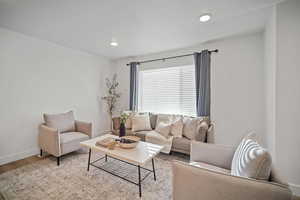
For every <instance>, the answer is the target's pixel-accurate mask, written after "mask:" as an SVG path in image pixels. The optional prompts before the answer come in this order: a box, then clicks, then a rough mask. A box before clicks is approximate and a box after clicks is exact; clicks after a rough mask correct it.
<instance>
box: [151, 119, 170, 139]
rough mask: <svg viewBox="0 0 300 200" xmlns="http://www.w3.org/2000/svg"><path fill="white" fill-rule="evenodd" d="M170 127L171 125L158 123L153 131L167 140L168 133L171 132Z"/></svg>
mask: <svg viewBox="0 0 300 200" xmlns="http://www.w3.org/2000/svg"><path fill="white" fill-rule="evenodd" d="M171 126H172V124H166V123H164V122H160V123H159V124H157V125H156V128H155V131H156V132H158V133H159V134H161V135H162V136H164V137H165V138H168V136H169V134H170V132H171Z"/></svg>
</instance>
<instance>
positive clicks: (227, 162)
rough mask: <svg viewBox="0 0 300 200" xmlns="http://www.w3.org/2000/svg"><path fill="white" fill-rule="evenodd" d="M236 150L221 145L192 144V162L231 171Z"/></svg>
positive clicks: (194, 142) (195, 142)
mask: <svg viewBox="0 0 300 200" xmlns="http://www.w3.org/2000/svg"><path fill="white" fill-rule="evenodd" d="M234 152H235V148H233V147H230V146H225V145H220V144H209V143H203V142H197V141H192V142H191V161H195V162H204V163H207V164H211V165H215V166H218V167H221V168H225V169H231V162H232V158H233V155H234Z"/></svg>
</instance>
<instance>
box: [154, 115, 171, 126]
mask: <svg viewBox="0 0 300 200" xmlns="http://www.w3.org/2000/svg"><path fill="white" fill-rule="evenodd" d="M161 122H163V123H166V124H170V123H172V115H170V114H158V115H157V120H156V126H158V124H159V123H161Z"/></svg>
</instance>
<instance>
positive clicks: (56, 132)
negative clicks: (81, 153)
mask: <svg viewBox="0 0 300 200" xmlns="http://www.w3.org/2000/svg"><path fill="white" fill-rule="evenodd" d="M44 119H45V123H43V124H41V125H40V126H39V136H38V143H39V147H40V149H41V152H40V154H41V156H42V154H43V151H45V152H47V153H49V154H51V155H53V156H55V157H56V158H57V165H59V164H60V157H61V156H62V155H65V154H67V153H70V152H73V151H76V150H78V149H79V148H80V144H79V143H80V142H82V141H84V140H87V139H89V138H91V137H92V124H91V123H87V122H82V121H77V120H74V116H73V112H72V111H71V112H68V113H62V114H55V115H47V114H45V115H44Z"/></svg>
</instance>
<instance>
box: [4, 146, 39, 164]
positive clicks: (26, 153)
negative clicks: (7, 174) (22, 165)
mask: <svg viewBox="0 0 300 200" xmlns="http://www.w3.org/2000/svg"><path fill="white" fill-rule="evenodd" d="M39 151H40V150H39V149H38V148H32V149H28V150H25V151H23V152H18V153H14V154H10V155H7V156H2V157H0V165H4V164H6V163H10V162H13V161H16V160H20V159H23V158H26V157H29V156H33V155H37V154H39Z"/></svg>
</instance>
